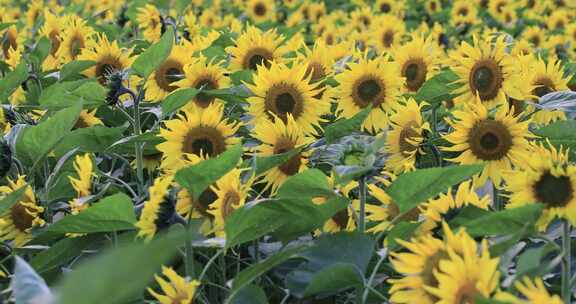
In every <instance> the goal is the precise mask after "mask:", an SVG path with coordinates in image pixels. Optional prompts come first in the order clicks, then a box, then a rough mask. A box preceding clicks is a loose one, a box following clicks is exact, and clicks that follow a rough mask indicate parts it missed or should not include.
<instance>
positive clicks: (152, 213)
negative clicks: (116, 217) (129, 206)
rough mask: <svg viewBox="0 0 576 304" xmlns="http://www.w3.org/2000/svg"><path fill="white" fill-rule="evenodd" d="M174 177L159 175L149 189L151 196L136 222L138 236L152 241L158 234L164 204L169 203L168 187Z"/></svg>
mask: <svg viewBox="0 0 576 304" xmlns="http://www.w3.org/2000/svg"><path fill="white" fill-rule="evenodd" d="M172 179H173V177H172V176H171V175H167V176H162V177H158V178H156V179H155V180H154V184H153V185H152V186H151V187H150V188H149V189H148V190H149V192H150V193H149V198H148V200H147V201H146V202H144V208H142V214H140V219H139V220H138V222H137V223H136V224H134V226H136V228H138V235H137V236H138V237H140V238H143V239H144V240H146V241H150V240H151V239H152V238H153V237H154V235H156V231H157V230H158V220H159V219H160V215H161V212H162V208H164V207H163V205H165V204H169V202H168V201H167V200H166V196H167V195H168V188H169V187H170V184H172Z"/></svg>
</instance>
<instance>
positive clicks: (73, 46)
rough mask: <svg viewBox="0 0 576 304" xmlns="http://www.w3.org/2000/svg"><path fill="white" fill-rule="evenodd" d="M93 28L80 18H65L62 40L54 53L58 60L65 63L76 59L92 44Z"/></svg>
mask: <svg viewBox="0 0 576 304" xmlns="http://www.w3.org/2000/svg"><path fill="white" fill-rule="evenodd" d="M93 35H94V30H93V29H92V28H91V27H90V26H88V25H87V24H86V21H84V20H83V19H82V18H80V17H77V16H70V17H68V18H67V20H66V25H65V28H64V31H63V32H62V34H61V37H62V42H61V43H60V47H59V48H58V52H57V53H56V55H57V57H58V58H59V60H60V62H62V63H67V62H70V61H72V60H76V59H78V56H79V55H80V54H81V53H82V51H83V50H84V49H85V48H86V47H87V46H89V45H91V44H92V39H93Z"/></svg>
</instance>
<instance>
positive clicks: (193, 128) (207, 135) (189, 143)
mask: <svg viewBox="0 0 576 304" xmlns="http://www.w3.org/2000/svg"><path fill="white" fill-rule="evenodd" d="M223 116H224V106H223V104H218V103H213V104H211V105H209V106H208V107H206V108H205V109H203V108H199V107H195V106H194V107H189V109H186V110H184V111H183V113H182V114H178V116H177V118H175V119H172V120H168V121H165V122H164V124H165V126H166V127H165V128H162V129H160V136H161V137H162V138H163V139H164V140H165V142H163V143H161V144H158V145H157V146H156V148H157V149H158V151H160V152H162V153H164V156H163V159H162V165H161V168H162V169H164V170H168V171H176V170H178V169H180V168H182V167H184V166H185V165H186V164H188V163H190V161H192V159H193V158H194V156H193V155H195V156H196V157H199V156H205V157H214V156H217V155H219V154H220V153H222V152H224V151H225V150H226V149H227V148H228V147H230V146H232V145H234V144H237V143H239V142H240V140H239V139H238V138H235V137H234V134H235V133H236V131H237V130H238V128H239V127H240V125H239V124H238V123H227V122H226V121H225V120H224V119H223V118H224V117H223Z"/></svg>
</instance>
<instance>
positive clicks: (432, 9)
mask: <svg viewBox="0 0 576 304" xmlns="http://www.w3.org/2000/svg"><path fill="white" fill-rule="evenodd" d="M430 10H431V11H433V12H435V11H436V1H431V2H430Z"/></svg>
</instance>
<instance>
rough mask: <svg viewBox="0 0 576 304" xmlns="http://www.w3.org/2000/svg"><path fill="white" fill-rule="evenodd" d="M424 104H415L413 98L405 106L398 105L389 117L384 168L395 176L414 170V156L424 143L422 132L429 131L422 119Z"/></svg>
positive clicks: (428, 126) (427, 125)
mask: <svg viewBox="0 0 576 304" xmlns="http://www.w3.org/2000/svg"><path fill="white" fill-rule="evenodd" d="M424 105H426V103H425V102H422V103H420V104H418V103H416V101H415V100H414V99H413V98H410V99H408V100H407V101H406V102H405V104H398V106H396V107H395V108H394V114H392V115H391V116H390V124H391V126H392V130H391V131H389V133H388V136H387V137H386V152H387V153H388V154H389V155H388V159H387V160H386V168H387V169H388V170H390V171H392V172H393V173H395V174H399V173H403V172H407V171H411V170H414V169H416V167H415V165H416V156H417V154H418V153H422V151H421V149H420V144H421V143H422V142H423V141H424V134H423V133H424V131H425V130H427V131H430V125H429V124H428V122H426V121H424V120H423V119H422V115H421V111H422V107H423V106H424Z"/></svg>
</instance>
